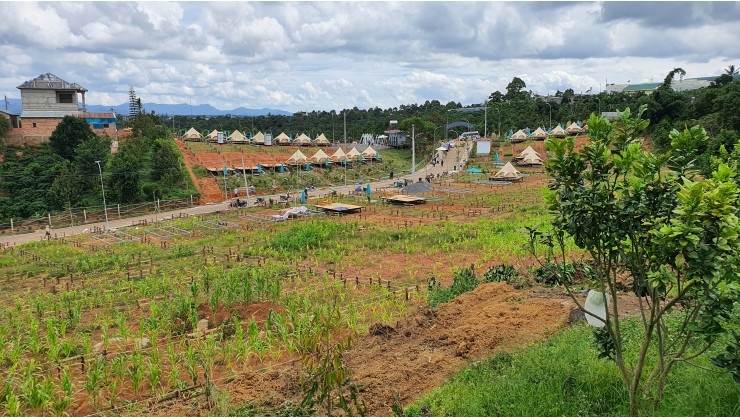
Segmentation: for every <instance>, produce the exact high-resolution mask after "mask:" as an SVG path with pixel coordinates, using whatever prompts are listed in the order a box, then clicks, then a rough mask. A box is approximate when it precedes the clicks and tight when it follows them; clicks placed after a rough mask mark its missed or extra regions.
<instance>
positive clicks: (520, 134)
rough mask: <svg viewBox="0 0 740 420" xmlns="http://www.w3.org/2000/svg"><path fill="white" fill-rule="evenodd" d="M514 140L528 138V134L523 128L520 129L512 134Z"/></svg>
mask: <svg viewBox="0 0 740 420" xmlns="http://www.w3.org/2000/svg"><path fill="white" fill-rule="evenodd" d="M511 139H512V140H526V139H527V134H526V133H525V132H524V131H523V130H519V131H517V132H516V133H514V135H513V136H511Z"/></svg>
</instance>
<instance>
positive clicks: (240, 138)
mask: <svg viewBox="0 0 740 420" xmlns="http://www.w3.org/2000/svg"><path fill="white" fill-rule="evenodd" d="M229 141H230V142H232V143H246V142H247V138H246V137H244V134H242V133H240V132H239V130H234V132H233V133H231V135H230V136H229Z"/></svg>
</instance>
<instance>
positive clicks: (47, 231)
mask: <svg viewBox="0 0 740 420" xmlns="http://www.w3.org/2000/svg"><path fill="white" fill-rule="evenodd" d="M44 239H46V240H47V241H48V240H51V229H50V228H49V225H46V229H44Z"/></svg>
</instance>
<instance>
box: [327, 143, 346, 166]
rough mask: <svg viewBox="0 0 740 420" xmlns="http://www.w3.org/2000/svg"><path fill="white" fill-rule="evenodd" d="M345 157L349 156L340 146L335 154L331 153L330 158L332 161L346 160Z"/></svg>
mask: <svg viewBox="0 0 740 420" xmlns="http://www.w3.org/2000/svg"><path fill="white" fill-rule="evenodd" d="M345 157H347V155H346V154H345V153H344V150H342V148H341V147H339V148H337V150H336V151H335V152H334V154H333V155H331V156H330V157H329V158H330V159H331V161H332V162H344V158H345Z"/></svg>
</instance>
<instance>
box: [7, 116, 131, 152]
mask: <svg viewBox="0 0 740 420" xmlns="http://www.w3.org/2000/svg"><path fill="white" fill-rule="evenodd" d="M61 121H62V119H61V118H23V119H22V121H21V125H22V127H21V128H11V129H10V131H9V132H8V134H7V135H6V138H7V140H8V141H9V142H10V143H13V144H19V145H21V144H39V143H43V142H45V141H49V137H51V133H53V132H54V130H55V129H56V128H57V125H58V124H59V123H60V122H61ZM34 123H35V124H36V127H34V126H33V125H34ZM90 128H91V129H92V130H93V132H94V133H95V134H97V135H106V136H108V137H110V138H111V139H112V140H116V139H117V138H118V137H117V132H118V131H117V130H116V126H115V124H112V125H110V126H109V127H108V128H101V129H94V128H92V124H90Z"/></svg>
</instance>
